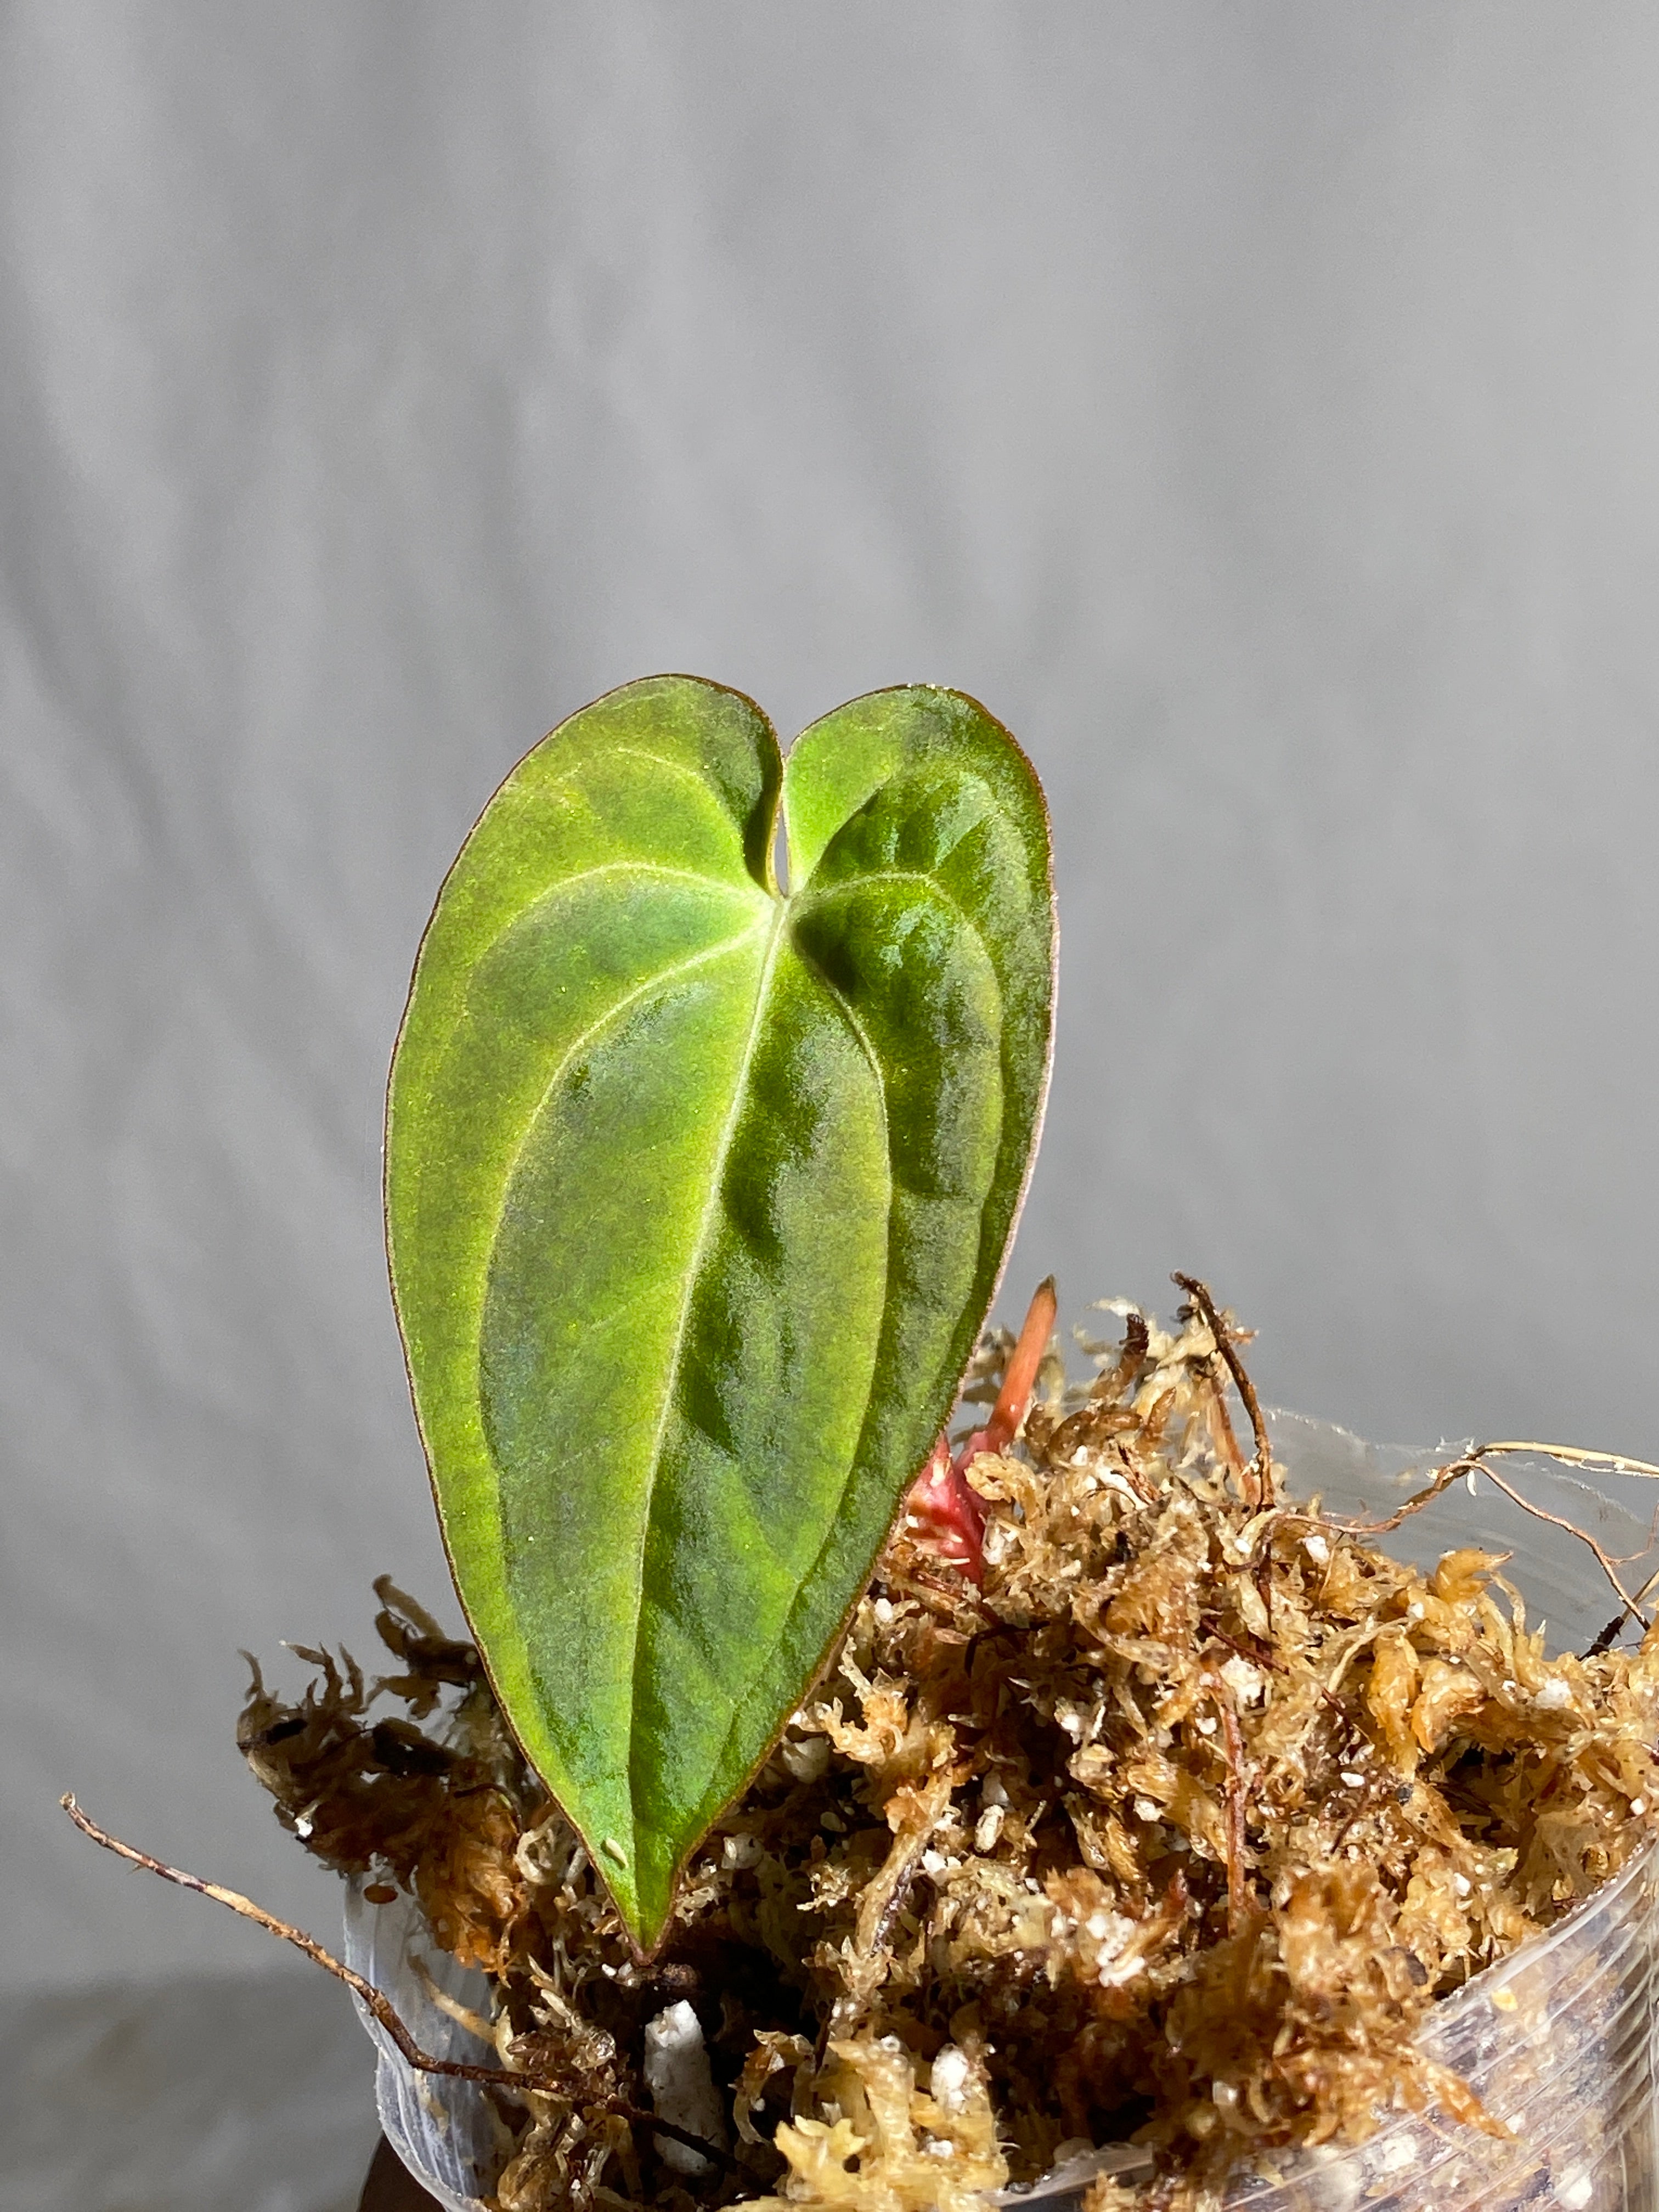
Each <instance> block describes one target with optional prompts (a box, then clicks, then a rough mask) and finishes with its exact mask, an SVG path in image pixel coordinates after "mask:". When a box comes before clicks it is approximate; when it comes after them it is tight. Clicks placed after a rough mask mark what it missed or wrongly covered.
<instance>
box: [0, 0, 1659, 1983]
mask: <svg viewBox="0 0 1659 2212" xmlns="http://www.w3.org/2000/svg"><path fill="white" fill-rule="evenodd" d="M1656 103H1659V13H1656V11H1655V10H1654V9H1652V7H1651V6H1650V5H1648V4H1647V0H1634V4H1631V5H1628V6H1621V5H1616V4H1590V5H1578V6H1571V7H1569V6H1553V5H1540V4H1531V5H1524V6H1520V7H1516V6H1513V5H1503V6H1492V7H1481V6H1470V5H1466V4H1459V0H1432V4H1427V5H1422V6H1416V5H1396V4H1377V5H1371V6H1367V7H1364V8H1354V7H1348V6H1342V5H1338V4H1335V0H1319V3H1318V4H1312V5H1275V4H1251V5H1247V6H1244V7H1238V6H1235V5H1233V4H1231V0H1225V4H1224V0H1208V3H1207V4H1197V5H1192V4H1179V0H1159V4H1158V5H1157V6H1150V5H1144V4H1142V5H1133V6H1125V5H1121V4H1110V0H1087V4H1081V5H1076V6H1073V5H1066V4H1057V0H1042V4H1031V5H1006V6H984V5H975V4H962V0H957V4H952V5H950V6H943V7H940V6H933V5H924V4H915V0H909V3H908V4H900V5H897V6H895V5H893V4H891V3H890V0H878V4H862V0H839V4H837V5H836V6H835V7H829V8H826V7H818V6H805V5H799V4H795V0H756V4H747V3H746V0H745V4H696V5H690V6H687V5H678V4H661V5H653V4H642V3H641V0H605V4H603V5H598V6H571V5H561V6H547V5H537V6H520V5H516V4H494V3H493V0H492V4H489V5H478V6H471V7H468V6H460V5H448V6H445V5H438V4H428V5H422V4H417V0H384V4H381V0H350V4H347V5H344V6H340V5H336V4H332V0H331V4H327V5H324V4H318V5H315V6H293V5H283V4H275V5H269V4H268V5H264V6H262V7H259V8H257V9H254V8H234V7H227V6H223V5H215V4H199V3H198V0H167V4H166V5H153V6H152V5H143V4H136V5H101V6H100V5H87V4H82V0H13V4H10V5H9V6H7V7H5V8H4V9H3V10H0V332H3V348H4V353H3V376H0V486H3V493H0V496H3V529H0V732H3V765H0V773H3V804H0V841H3V900H4V908H3V927H0V992H3V1006H4V1013H5V1020H6V1029H7V1048H6V1052H5V1057H4V1078H3V1080H4V1084H5V1086H6V1090H5V1097H4V1100H3V1109H0V1147H3V1153H0V1157H3V1164H4V1174H5V1190H6V1217H5V1239H4V1249H5V1263H4V1268H3V1300H4V1312H3V1353H0V1389H3V1394H4V1405H3V1419H0V1449H3V1454H4V1468H5V1492H4V1516H3V1523H0V1528H3V1536H0V1541H3V1546H4V1554H5V1565H4V1585H3V1592H0V1599H3V1613H0V1636H3V1639H4V1648H3V1654H0V1659H3V1672H0V1728H3V1732H4V1734H3V1745H0V1777H3V1800H4V1803H3V1820H4V1832H3V1836H0V1865H3V1875H4V1890H5V1908H6V1909H5V1911H4V1913H3V1914H0V1923H3V1927H4V1931H5V1950H4V1955H3V1960H0V1973H3V1975H4V1976H5V1977H6V1978H9V1979H10V1980H11V1981H12V1982H13V1983H14V1984H20V1985H21V1984H29V1983H40V1982H44V1981H46V1980H47V1979H52V1980H56V1981H59V1982H63V1981H69V1982H74V1981H77V1980H82V1979H87V1978H93V1977H96V1976H99V1975H102V1974H108V1973H112V1972H129V1973H130V1972H155V1971H161V1970H163V1969H166V1968H169V1967H174V1966H176V1967H180V1968H182V1967H185V1966H192V1967H199V1966H209V1965H214V1964H230V1963H235V1964H238V1965H247V1964H250V1963H262V1962H263V1958H264V1954H263V1953H262V1952H261V1951H260V1949H259V1944H260V1942H261V1941H262V1939H260V1938H258V1937H257V1936H254V1935H253V1934H252V1933H251V1932H249V1931H245V1930H243V1929H239V1928H238V1927H237V1926H236V1925H235V1924H234V1923H232V1922H231V1921H230V1920H229V1919H228V1917H227V1916H224V1915H222V1914H220V1913H218V1912H216V1911H215V1910H214V1908H213V1907H211V1906H210V1905H205V1904H202V1903H200V1902H197V1901H196V1900H192V1899H184V1898H181V1897H178V1896H176V1895H173V1894H171V1893H163V1892H161V1890H160V1889H159V1888H158V1887H155V1886H149V1887H147V1886H145V1885H144V1884H143V1883H142V1882H141V1881H139V1880H138V1879H137V1878H136V1877H130V1876H128V1875H125V1874H123V1873H122V1872H121V1870H120V1869H117V1868H115V1867H114V1866H113V1865H112V1863H109V1862H107V1861H106V1860H104V1859H102V1858H100V1857H99V1856H98V1855H97V1854H95V1853H94V1851H93V1850H91V1848H90V1847H89V1846H85V1845H83V1844H81V1843H80V1842H79V1840H78V1839H76V1838H72V1837H71V1836H70V1835H69V1834H68V1832H66V1830H65V1829H64V1826H63V1824H62V1822H61V1819H60V1816H59V1815H58V1813H57V1811H56V1810H55V1808H54V1804H53V1800H54V1798H55V1796H56V1795H57V1793H58V1791H59V1790H62V1789H64V1788H65V1787H66V1786H70V1785H73V1786H74V1787H75V1788H76V1790H79V1791H80V1792H81V1793H82V1796H84V1798H85V1799H86V1800H87V1802H88V1804H89V1805H90V1806H91V1807H92V1808H94V1810H95V1811H96V1812H98V1813H99V1814H101V1815H103V1816H105V1817H106V1819H108V1820H110V1821H112V1822H113V1823H115V1824H117V1825H118V1826H121V1827H122V1828H124V1829H125V1831H126V1832H129V1833H130V1834H131V1835H132V1836H134V1837H135V1838H138V1839H140V1840H142V1841H143V1842H144V1843H145V1844H149V1845H150V1846H151V1847H153V1848H155V1849H158V1850H162V1851H165V1852H170V1853H173V1854H177V1855H179V1856H181V1857H184V1858H185V1860H187V1861H189V1862H191V1863H194V1864H195V1865H197V1866H198V1867H200V1868H203V1869H206V1870H209V1871H211V1872H213V1873H215V1874H216V1875H220V1876H221V1877H222V1878H225V1879H228V1880H230V1881H234V1882H236V1883H238V1884H239V1885H240V1886H242V1887H246V1888H249V1889H252V1890H254V1891H256V1892H258V1893H260V1894H261V1895H262V1896H264V1898H266V1899H269V1900H270V1901H271V1902H273V1903H274V1904H276V1905H282V1906H286V1907H288V1908H289V1909H290V1910H292V1911H296V1912H298V1913H300V1914H301V1915H303V1916H305V1917H308V1918H309V1919H310V1920H311V1921H312V1922H313V1923H314V1924H316V1925H317V1926H319V1928H321V1929H325V1930H326V1929H327V1928H328V1926H329V1925H330V1923H331V1920H332V1917H333V1902H332V1897H331V1890H330V1887H329V1886H328V1885H327V1884H326V1883H325V1881H322V1880H321V1879H320V1878H316V1877H313V1876H312V1875H310V1873H309V1870H308V1869H307V1868H306V1867H304V1866H303V1865H302V1864H301V1861H300V1855H299V1853H298V1852H297V1850H295V1846H294V1845H293V1844H291V1843H289V1841H288V1840H287V1839H285V1838H283V1837H282V1836H280V1835H279V1833H278V1832H277V1831H276V1828H275V1826H274V1825H273V1823H272V1822H271V1820H270V1816H269V1814H268V1813H267V1812H266V1810H265V1808H264V1804H263V1802H261V1801H260V1800H259V1799H258V1796H257V1794H256V1793H255V1791H254V1790H253V1789H252V1784H250V1783H249V1782H248V1781H247V1780H246V1778H244V1776H243V1774H242V1772H241V1770H240V1765H239V1763H238V1761H237V1759H236V1757H235V1754H234V1751H233V1749H232V1748H231V1746H230V1729H231V1723H232V1718H233V1716H234V1709H235V1706H236V1704H237V1702H238V1698H239V1692H240V1684H241V1670H240V1662H238V1661H237V1659H236V1657H235V1650H236V1647H237V1646H238V1645H239V1644H247V1645H250V1646H252V1647H253V1648H255V1649H257V1650H260V1651H262V1652H264V1653H270V1652H272V1651H273V1650H274V1649H275V1647H276V1644H277V1641H278V1639H279V1638H283V1637H295V1638H301V1639H304V1638H338V1637H346V1638H350V1639H355V1640H356V1641H358V1642H360V1643H361V1641H362V1638H363V1636H364V1634H365V1632H366V1626H367V1621H368V1613H369V1610H370V1607H369V1605H368V1600H367V1587H368V1581H369V1578H370V1577H371V1576H372V1575H373V1574H374V1572H375V1571H377V1570H379V1569H381V1568H385V1567H389V1568H392V1569H393V1570H395V1571H397V1573H398V1575H399V1576H401V1577H404V1579H406V1580H407V1581H408V1582H409V1583H410V1584H412V1585H413V1586H414V1587H416V1589H420V1590H422V1591H426V1592H428V1593H430V1592H433V1591H435V1590H436V1589H439V1588H440V1587H441V1584H442V1578H443V1570H442V1565H441V1558H440V1554H439V1551H438V1547H437V1544H436V1541H435V1534H434V1528H433V1522H432V1519H431V1515H430V1510H429V1507H428V1501H427V1497H426V1491H425V1484H424V1478H423V1475H422V1468H421V1464H420V1460H419V1455H418V1453H417V1449H416V1443H415V1440H414V1437H413V1434H412V1430H411V1425H410V1419H409V1416H408V1413H407V1409H406V1405H405V1400H404V1383H403V1376H402V1372H401V1368H400V1364H399V1361H398V1351H397V1346H396V1341H395V1338H394V1334H393V1330H392V1322H391V1317H390V1313H389V1309H388V1304H387V1299H386V1291H385V1286H384V1280H383V1274H382V1263H381V1257H380V1235H379V1228H378V1225H377V1220H376V1207H375V1190H376V1167H377V1162H376V1149H377V1139H378V1127H379V1115H380V1092H381V1085H382V1081H383V1077H384V1070H385V1064H386V1055H387V1052H388V1049H389V1047H390V1044H391V1040H392V1031H393V1027H394V1024H395V1022H396V1019H397V1016H398V1008H399V1006H400V1003H401V1000H402V994H403V990H404V981H405V979H406V975H407V971H408V966H409V962H410V957H411V954H412V951H413V949H414V945H415V942H416V936H417V933H418V932H419V929H420V927H421V924H422V921H423V919H424V916H425V914H426V911H427V908H428V904H429V902H430V900H431V897H432V895H433V892H434V890H435V887H436V884H437V882H438V879H439V876H440V874H441V870H442V869H443V867H444V866H445V865H446V863H447V860H448V859H449V858H450V856H451V854H452V853H453V849H454V848H455V846H456V845H457V843H458V842H459V838H460V836H461V835H462V833H463V832H464V831H465V829H466V827H467V826H468V824H469V823H470V822H471V818H472V817H473V815H474V813H475V811H477V808H478V807H479V805H481V804H482V803H483V799H485V798H486V797H487V795H488V794H489V791H490V789H491V788H492V787H493V786H494V784H495V781H497V779H498V778H499V777H500V776H501V774H502V773H503V771H504V770H505V769H507V766H508V765H509V764H510V763H511V762H512V761H513V759H514V757H516V756H517V755H518V754H519V753H520V752H521V751H522V750H524V749H525V748H526V746H527V745H528V744H531V743H532V742H533V740H534V739H535V738H537V737H538V736H539V735H540V734H541V732H543V731H544V729H545V728H546V727H547V726H550V724H551V723H552V722H553V721H555V720H557V719H558V718H559V717H560V716H562V714H566V713H568V711H569V710H570V709H571V708H574V707H576V706H578V705H580V703H581V702H583V701H584V700H585V699H586V698H588V697H590V696H592V695H593V694H594V693H596V692H598V691H599V690H603V689H605V687H607V686H609V685H611V684H615V683H617V682H619V681H621V680H623V679H624V678H628V677H630V676H634V675H637V674H641V673H645V672H647V671H653V670H657V669H661V668H686V669H692V670H696V671H702V672H704V673H708V674H710V675H714V676H718V677H720V678H724V679H726V680H727V681H729V682H732V683H734V684H738V685H741V686H742V687H743V688H744V689H745V690H750V691H752V692H753V693H755V694H756V695H757V696H759V697H760V698H761V699H762V700H763V702H766V703H767V704H768V705H769V707H770V708H771V709H772V710H773V711H774V712H775V714H776V715H777V717H778V718H779V720H780V721H781V724H782V725H783V726H785V727H786V728H793V727H796V726H799V724H800V723H802V722H803V721H805V720H808V719H810V718H811V716H812V715H813V714H817V713H818V712H821V711H822V710H823V709H824V708H828V707H829V706H831V705H833V704H835V703H836V702H838V701H840V700H842V699H843V698H846V697H848V696H851V695H853V694H854V693H856V692H858V691H860V690H866V689H868V688H870V687H872V685H876V684H888V683H892V682H896V681H900V680H904V679H908V678H932V679H937V680H940V681H944V682H948V683H952V684H959V685H962V686H963V687H965V688H967V689H969V690H972V691H974V692H975V693H977V694H978V695H979V696H981V697H982V698H983V699H984V700H986V701H987V702H988V703H989V704H990V705H991V707H992V708H994V710H995V711H996V712H997V713H998V714H1000V715H1002V716H1003V717H1004V718H1005V719H1006V720H1007V721H1008V722H1009V723H1011V724H1012V726H1013V727H1014V729H1015V730H1016V731H1017V732H1019V733H1020V735H1021V736H1022V737H1023V738H1024V741H1025V743H1026V744H1027V745H1028V747H1029V749H1030V752H1031V753H1032V755H1033V757H1035V759H1036V762H1037V763H1038V766H1039V768H1040V769H1041V771H1042V775H1043V776H1044V777H1045V779H1046V780H1047V782H1048V787H1049V790H1050V793H1051V794H1052V797H1053V799H1054V804H1055V809H1056V824H1057V833H1058V846H1059V871H1060V895H1061V901H1062V916H1063V926H1064V951H1063V961H1062V974H1063V982H1062V993H1061V1009H1062V1011H1061V1024H1060V1050H1059V1060H1058V1068H1057V1073H1056V1079H1055V1086H1054V1100H1053V1105H1052V1109H1051V1111H1050V1115H1049V1122H1048V1139H1047V1144H1046V1146H1045V1149H1044V1152H1043V1155H1042V1165H1041V1168H1040V1170H1039V1172H1038V1176H1037V1179H1036V1187H1035V1190H1034V1192H1033V1194H1032V1199H1031V1202H1030V1209H1029V1212H1028V1215H1027V1221H1026V1226H1025V1228H1024V1231H1023V1233H1022V1237H1021V1241H1020V1244H1019V1247H1018V1252H1017V1255H1016V1258H1015V1261H1014V1265H1013V1268H1012V1277H1011V1281H1010V1293H1009V1297H1010V1303H1011V1304H1017V1303H1018V1302H1019V1301H1020V1300H1021V1299H1023V1297H1024V1292H1025V1291H1026V1290H1027V1289H1028V1288H1029V1286H1030V1283H1031V1282H1032V1281H1033V1279H1035V1278H1036V1276H1037V1275H1039V1274H1040V1273H1042V1272H1044V1271H1045V1270H1047V1269H1048V1268H1050V1267H1054V1268H1056V1269H1057V1270H1058V1272H1059V1274H1060V1280H1061V1285H1062V1289H1063V1292H1064V1295H1065V1297H1066V1302H1067V1304H1068V1305H1069V1306H1070V1307H1072V1308H1073V1310H1076V1309H1079V1308H1080V1307H1081V1305H1082V1304H1083V1303H1084V1301H1085V1299H1086V1298H1088V1297H1093V1296H1096V1295H1099V1294H1102V1293H1104V1292H1109V1291H1131V1292H1134V1293H1138V1294H1140V1295H1144V1296H1146V1297H1152V1298H1164V1299H1165V1300H1167V1299H1169V1298H1170V1296H1171V1293H1170V1290H1169V1287H1168V1284H1167V1280H1166V1277H1167V1273H1168V1270H1169V1269H1170V1267H1187V1268H1196V1269H1198V1270H1200V1271H1201V1272H1203V1273H1206V1274H1208V1275H1209V1276H1210V1277H1211V1278H1212V1280H1213V1281H1214V1283H1215V1285H1217V1287H1218V1291H1220V1292H1221V1293H1222V1294H1223V1295H1224V1296H1225V1297H1226V1298H1227V1299H1229V1300H1230V1301H1231V1302H1232V1303H1233V1304H1235V1305H1236V1306H1237V1308H1238V1309H1239V1310H1241V1311H1242V1312H1243V1315H1244V1316H1246V1317H1247V1318H1248V1319H1249V1320H1250V1321H1252V1322H1255V1323H1256V1324H1257V1325H1258V1326H1259V1327H1260V1329H1261V1340H1260V1344H1259V1347H1258V1366H1259V1370H1260V1373H1261V1378H1262V1381H1263V1384H1264V1387H1265V1388H1266V1389H1267V1390H1268V1391H1269V1392H1270V1393H1271V1394H1272V1395H1275V1396H1277V1397H1278V1398H1279V1399H1280V1400H1282V1401H1288V1402H1291V1403H1295V1404H1298V1405H1301V1406H1304V1407H1308V1408H1310V1409H1311V1410H1316V1411H1318V1412H1322V1413H1328V1414H1331V1415H1334V1416H1337V1417H1339V1418H1341V1419H1346V1420H1347V1421H1349V1422H1351V1423H1352V1425H1356V1426H1358V1427H1359V1428H1361V1429H1363V1430H1365V1431H1370V1432H1371V1433H1376V1434H1391V1435H1395V1436H1406V1437H1411V1436H1417V1437H1434V1436H1437V1435H1438V1434H1441V1433H1447V1434H1454V1435H1455V1434H1459V1433H1463V1432H1467V1431H1485V1432H1488V1433H1490V1432H1492V1431H1507V1432H1510V1433H1516V1432H1519V1433H1522V1434H1528V1433H1531V1434H1539V1433H1544V1434H1550V1433H1553V1434H1557V1435H1565V1436H1568V1437H1577V1438H1580V1439H1583V1440H1587V1441H1597V1442H1601V1443H1608V1444H1612V1445H1617V1446H1622V1447H1625V1448H1626V1449H1632V1450H1638V1451H1639V1450H1642V1449H1644V1448H1645V1449H1648V1450H1650V1451H1651V1450H1655V1449H1659V1407H1656V1400H1655V1395H1654V1391H1653V1389H1652V1381H1651V1375H1650V1368H1651V1363H1652V1346H1653V1343H1654V1339H1655V1327H1656V1320H1659V1257H1656V1249H1659V1248H1656V1236H1659V1166H1656V1155H1655V1148H1654V1145H1653V1142H1652V1139H1651V1134H1650V1132H1651V1127H1652V1122H1653V1103H1652V1095H1653V1090H1654V1083H1655V1078H1656V1075H1659V1049H1656V1041H1655V1030H1654V1020H1653V1007H1654V988H1653V976H1654V960H1655V955H1656V950H1659V888H1656V882H1655V870H1654V837H1655V827H1656V817H1659V671H1656V637H1659V624H1656V620H1655V589H1656V583H1659V557H1656V556H1659V500H1656V494H1659V427H1656V395H1659V294H1656V251H1659V131H1656Z"/></svg>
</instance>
